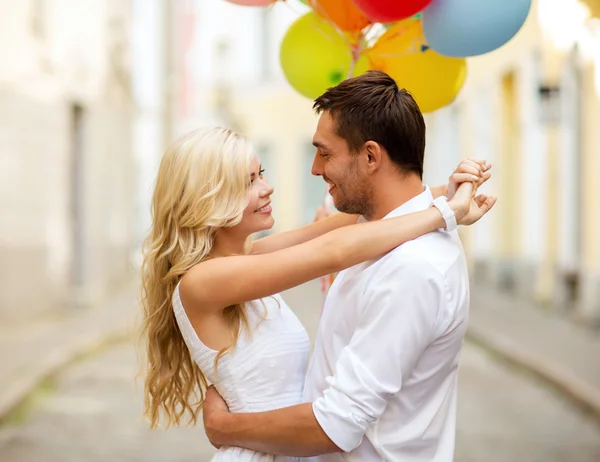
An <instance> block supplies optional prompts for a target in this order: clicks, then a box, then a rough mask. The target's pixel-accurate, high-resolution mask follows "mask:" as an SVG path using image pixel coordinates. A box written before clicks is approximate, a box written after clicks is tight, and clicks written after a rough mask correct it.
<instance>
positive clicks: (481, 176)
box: [444, 159, 492, 200]
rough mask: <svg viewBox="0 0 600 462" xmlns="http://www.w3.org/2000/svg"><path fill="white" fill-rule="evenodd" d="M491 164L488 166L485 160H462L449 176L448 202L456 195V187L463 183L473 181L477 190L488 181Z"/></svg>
mask: <svg viewBox="0 0 600 462" xmlns="http://www.w3.org/2000/svg"><path fill="white" fill-rule="evenodd" d="M491 168H492V164H488V163H487V162H486V161H485V160H479V159H464V160H462V161H461V162H460V164H458V167H456V170H454V172H453V173H452V175H450V178H449V179H448V185H447V187H446V194H444V195H445V196H446V197H447V198H448V200H451V199H452V198H453V197H454V194H456V190H457V189H458V187H459V186H460V185H461V184H462V183H465V182H468V181H475V183H476V188H479V186H481V185H482V184H483V183H485V182H486V181H487V180H489V179H490V178H491V176H492V173H491V171H490V169H491Z"/></svg>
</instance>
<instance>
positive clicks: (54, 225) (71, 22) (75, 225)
mask: <svg viewBox="0 0 600 462" xmlns="http://www.w3.org/2000/svg"><path fill="white" fill-rule="evenodd" d="M0 10H1V11H2V17H1V18H0V152H1V153H2V154H1V156H0V176H1V178H2V180H1V181H0V210H1V211H2V219H1V220H0V274H2V277H0V318H1V319H3V320H4V319H9V320H11V319H20V320H25V319H31V318H32V317H38V316H44V314H45V313H49V312H52V311H53V310H54V309H57V308H59V309H60V308H64V307H68V306H72V305H85V304H87V303H89V302H93V301H94V300H96V299H98V298H100V297H103V296H104V295H106V294H107V293H108V292H109V291H110V290H111V289H112V288H113V287H114V286H115V285H116V284H118V282H119V281H120V280H121V278H122V277H123V275H124V274H125V273H126V272H127V270H128V266H129V254H130V251H131V242H132V223H133V217H132V210H133V208H132V201H133V198H134V190H133V187H134V182H132V178H135V175H134V163H133V157H132V149H131V140H132V135H131V120H132V115H133V111H134V107H133V104H132V97H131V78H130V65H129V59H130V56H129V53H130V50H129V36H130V24H131V5H130V2H129V1H124V0H109V1H104V0H85V1H81V0H67V1H65V0H61V1H57V0H31V1H25V2H14V1H9V0H2V1H0Z"/></svg>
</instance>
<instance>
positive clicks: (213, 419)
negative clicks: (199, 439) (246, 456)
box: [204, 388, 341, 457]
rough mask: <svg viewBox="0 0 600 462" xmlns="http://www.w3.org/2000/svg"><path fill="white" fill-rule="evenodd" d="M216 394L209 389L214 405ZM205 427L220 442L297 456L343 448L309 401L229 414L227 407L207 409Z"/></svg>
mask: <svg viewBox="0 0 600 462" xmlns="http://www.w3.org/2000/svg"><path fill="white" fill-rule="evenodd" d="M215 394H217V392H216V391H215V390H214V389H212V388H211V389H209V395H208V396H207V404H210V403H212V405H213V406H214V403H215V402H218V400H220V397H219V396H218V394H217V396H214V395H215ZM211 395H212V396H211ZM204 427H205V430H206V434H207V435H208V437H209V439H210V441H211V442H212V443H213V444H215V445H217V446H239V447H243V448H248V449H253V450H255V451H260V452H265V453H268V454H281V455H289V456H291V455H293V456H298V457H310V456H316V455H319V454H327V453H331V452H341V449H339V448H338V447H337V446H336V445H335V444H334V443H333V442H332V441H331V440H330V439H329V437H328V436H327V435H326V434H325V432H324V431H323V430H322V429H321V427H320V425H319V423H318V422H317V419H316V418H315V415H314V413H313V410H312V406H311V404H310V403H308V404H300V405H298V406H293V407H287V408H283V409H278V410H276V411H270V412H258V413H251V414H230V413H229V412H227V411H226V408H225V410H223V409H221V410H220V411H219V410H215V409H205V411H204Z"/></svg>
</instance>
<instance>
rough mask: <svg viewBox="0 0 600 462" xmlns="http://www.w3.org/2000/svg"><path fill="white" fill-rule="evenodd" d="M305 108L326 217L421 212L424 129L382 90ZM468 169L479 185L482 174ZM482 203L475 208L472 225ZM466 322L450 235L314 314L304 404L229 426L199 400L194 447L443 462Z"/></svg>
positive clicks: (355, 85) (396, 254)
mask: <svg viewBox="0 0 600 462" xmlns="http://www.w3.org/2000/svg"><path fill="white" fill-rule="evenodd" d="M314 108H315V109H316V110H317V111H318V112H319V113H321V117H320V119H319V123H318V126H317V130H316V133H315V135H314V139H313V143H314V145H315V147H316V148H317V152H316V155H315V160H314V163H313V167H312V172H313V174H315V175H320V176H322V177H323V179H324V180H325V181H326V182H327V184H328V185H329V193H330V194H331V196H332V197H333V200H334V203H335V206H336V208H337V209H338V210H340V211H343V212H347V213H352V214H360V215H362V217H363V218H362V219H365V220H378V219H382V218H388V217H395V216H400V215H404V214H408V213H411V212H415V211H419V210H423V209H426V208H428V207H431V205H432V202H433V197H432V194H431V191H430V190H429V189H428V188H427V187H425V188H424V187H423V183H422V174H423V157H424V150H425V123H424V120H423V116H422V114H421V112H420V110H419V108H418V106H417V104H416V102H415V101H414V99H413V98H412V96H411V95H410V94H408V93H407V92H406V91H404V90H401V89H399V88H398V87H397V85H396V83H395V82H394V80H393V79H391V78H390V77H389V76H388V75H386V74H385V73H383V72H378V71H370V72H369V73H367V74H365V75H362V76H359V77H355V78H352V79H349V80H346V81H344V82H342V83H340V84H339V85H338V86H336V87H334V88H331V89H329V90H328V91H327V92H326V93H325V94H323V95H322V96H321V97H319V98H318V99H317V100H316V101H315V104H314ZM467 163H469V161H467ZM469 168H471V169H472V172H471V173H474V174H477V175H479V176H480V177H482V178H485V177H486V176H489V174H488V173H486V170H487V167H485V166H482V165H481V163H477V162H471V163H470V164H469V165H468V166H467V170H468V169H469ZM451 187H452V188H455V185H451ZM449 193H450V194H452V193H453V192H452V191H449ZM493 203H494V199H493V198H489V199H488V200H479V201H478V202H477V204H476V205H475V206H476V207H479V208H480V210H479V213H481V214H483V213H484V212H485V211H487V210H489V208H491V207H492V206H493ZM468 312H469V281H468V274H467V264H466V262H465V258H464V254H463V250H462V247H461V244H460V241H459V239H458V235H457V233H456V232H446V231H444V230H442V231H438V232H434V233H430V234H427V235H425V236H422V237H420V238H418V239H416V240H414V241H411V242H407V243H405V244H404V245H402V246H400V247H398V248H396V249H395V250H393V251H392V252H390V253H388V254H387V255H385V256H383V257H381V258H379V259H377V260H373V261H370V262H367V263H363V264H360V265H357V266H355V267H352V268H350V269H348V270H345V271H342V272H341V273H340V274H339V275H338V277H337V279H336V280H335V282H334V284H333V286H332V287H331V289H330V292H329V295H328V297H327V301H326V304H325V307H324V310H323V316H322V319H321V323H320V329H319V333H318V337H317V341H316V345H315V351H314V354H313V359H312V363H311V366H310V369H309V372H308V376H307V379H306V385H305V393H304V398H305V401H306V404H301V405H298V406H293V407H289V408H284V409H279V410H275V411H271V412H263V413H256V414H229V413H228V412H227V409H226V406H225V405H224V403H223V402H222V401H220V400H219V397H218V394H216V392H215V391H214V390H213V389H210V390H209V393H208V398H207V402H206V403H205V408H204V414H205V426H206V430H207V434H208V435H209V438H210V439H211V441H212V442H213V443H214V444H216V445H227V446H242V447H247V448H250V449H254V450H256V451H262V452H265V453H269V454H283V455H295V456H314V455H319V454H325V455H321V456H319V457H317V458H315V460H316V461H320V462H326V461H343V460H346V461H361V462H369V461H382V460H386V461H439V462H441V461H444V462H445V461H451V460H452V459H453V453H454V439H455V422H456V399H457V369H458V361H459V356H460V351H461V347H462V343H463V337H464V334H465V331H466V328H467V319H468Z"/></svg>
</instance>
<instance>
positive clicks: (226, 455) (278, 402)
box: [173, 285, 310, 462]
mask: <svg viewBox="0 0 600 462" xmlns="http://www.w3.org/2000/svg"><path fill="white" fill-rule="evenodd" d="M263 303H264V305H263ZM245 309H246V313H247V316H248V321H249V324H250V327H251V330H250V334H248V333H245V332H242V333H241V334H240V338H239V341H238V343H237V346H236V347H235V349H233V350H231V351H230V352H228V353H226V354H225V355H224V356H222V357H221V359H220V360H219V367H218V374H215V368H214V364H215V358H216V355H217V352H216V351H215V350H212V349H210V348H208V347H207V346H206V345H204V344H203V343H202V341H201V340H200V339H199V338H198V336H197V334H196V331H195V330H194V328H193V327H192V324H191V322H190V321H189V319H188V317H187V314H186V312H185V310H184V308H183V305H182V303H181V298H180V296H179V285H178V286H177V288H176V289H175V292H174V293H173V310H174V312H175V318H176V319H177V324H178V325H179V329H180V331H181V333H182V334H183V338H184V340H185V343H186V345H187V347H188V348H189V350H190V353H191V355H192V358H193V359H194V361H195V362H196V364H197V365H198V367H199V368H200V370H202V372H203V373H204V375H205V377H206V378H207V380H208V381H209V382H210V383H212V384H213V385H214V386H215V388H216V389H217V391H218V392H219V394H220V395H221V396H222V397H223V399H224V400H225V402H226V403H227V406H228V407H229V410H230V411H231V412H234V413H240V412H262V411H271V410H274V409H279V408H282V407H288V406H294V405H296V404H300V403H301V402H302V390H303V387H304V379H305V377H306V368H307V363H308V357H309V353H310V340H309V337H308V334H307V333H306V330H305V329H304V327H303V326H302V324H301V323H300V321H299V320H298V318H297V317H296V316H295V315H294V313H293V312H292V310H290V308H289V307H288V306H287V304H286V303H285V302H284V301H283V299H282V298H281V297H280V296H279V295H276V296H273V297H267V298H265V299H263V301H262V303H261V301H260V300H258V301H253V302H249V303H246V307H245ZM242 331H243V329H242ZM297 460H299V459H298V458H293V457H285V456H274V455H269V454H263V453H259V452H256V451H251V450H249V449H242V448H234V447H226V448H221V449H219V450H218V451H217V453H216V454H215V456H214V457H213V458H212V459H211V462H233V461H237V462H266V461H269V462H290V461H297Z"/></svg>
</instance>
